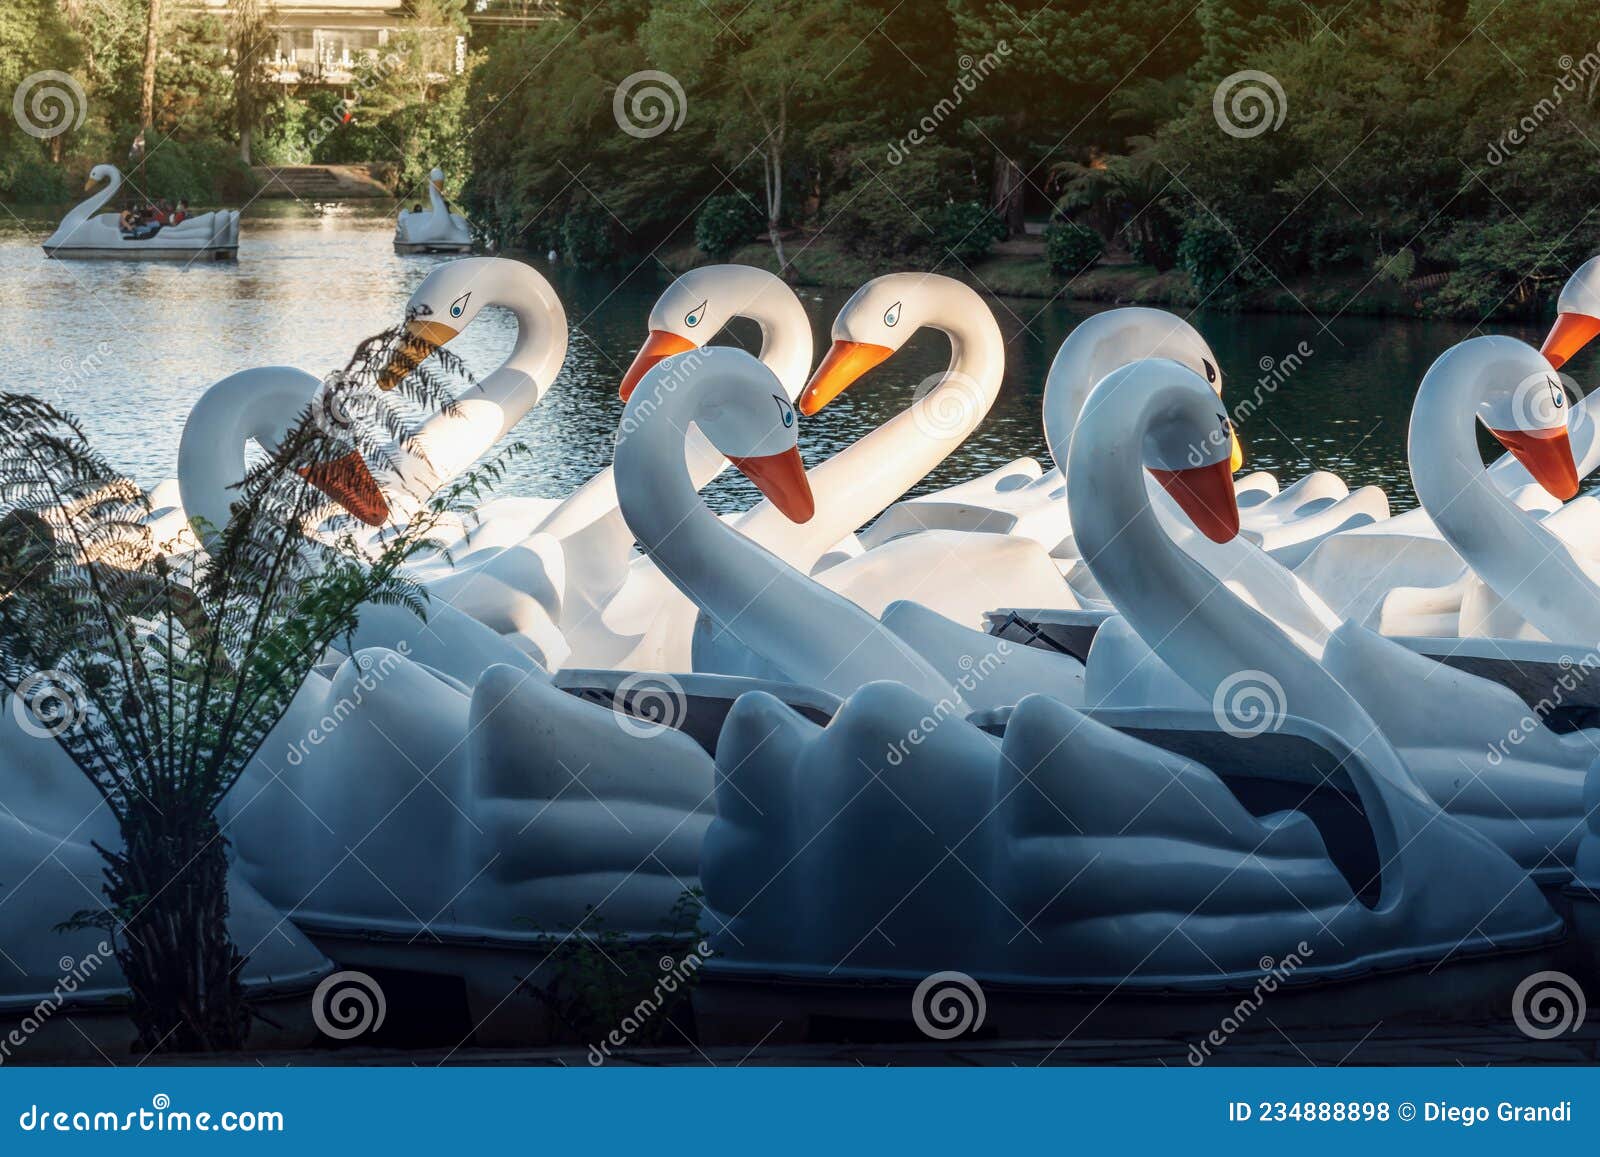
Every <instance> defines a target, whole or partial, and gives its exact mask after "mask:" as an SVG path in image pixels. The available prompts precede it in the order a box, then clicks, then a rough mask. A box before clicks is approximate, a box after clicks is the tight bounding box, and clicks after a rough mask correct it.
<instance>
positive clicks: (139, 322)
mask: <svg viewBox="0 0 1600 1157" xmlns="http://www.w3.org/2000/svg"><path fill="white" fill-rule="evenodd" d="M59 212H60V211H54V216H59ZM53 227H54V217H53V216H49V215H46V214H42V213H40V212H38V211H31V212H30V211H25V210H22V209H18V208H16V207H12V210H9V211H3V212H0V334H4V342H5V353H6V387H5V388H7V389H15V390H24V391H28V392H32V393H36V394H39V395H41V396H43V397H45V398H48V399H49V400H51V401H52V402H54V403H56V404H57V405H60V406H62V407H64V408H66V409H69V410H71V411H72V412H74V413H76V414H77V415H78V416H79V417H80V418H81V419H82V421H83V423H84V425H85V426H86V427H87V428H88V430H89V432H90V433H91V435H92V436H93V438H94V440H95V442H96V444H97V445H98V446H99V447H100V448H101V450H102V451H103V452H105V453H106V454H107V455H108V456H109V457H110V459H111V460H112V461H113V462H115V463H117V464H118V465H119V466H121V467H122V468H124V469H126V470H127V471H128V472H129V473H130V474H131V475H132V476H133V477H134V478H136V479H137V480H138V481H140V482H141V483H143V484H145V485H147V486H148V485H153V484H154V483H156V482H158V481H160V480H162V479H163V478H167V477H170V476H171V475H172V474H173V472H174V469H175V462H176V457H177V446H178V438H179V435H180V433H181V431H182V428H183V422H184V418H185V417H186V415H187V414H188V411H189V407H190V406H191V405H192V404H193V402H194V401H195V399H196V398H197V397H199V395H200V394H201V393H202V392H203V391H204V390H205V388H206V387H207V386H208V385H210V384H211V383H212V382H214V381H216V380H217V379H218V378H220V377H222V376H223V375H225V374H228V373H231V372H233V371H235V370H239V369H245V368H248V367H250V366H259V365H271V364H287V365H294V366H299V367H301V368H303V369H306V370H309V371H311V372H313V373H315V374H318V375H319V376H320V375H321V374H323V373H326V372H327V371H329V370H332V369H335V368H338V367H339V366H342V365H343V364H344V363H345V361H346V359H347V357H348V355H349V353H350V351H351V350H352V348H353V347H354V346H355V344H356V343H357V342H358V341H359V340H360V339H361V338H362V337H364V336H366V335H368V334H371V333H375V332H377V331H379V330H381V329H383V328H385V327H386V326H388V325H391V324H393V323H394V322H396V321H398V320H399V319H400V318H401V317H402V316H403V312H404V304H405V301H406V299H407V297H408V296H409V295H410V293H411V291H412V289H413V288H414V287H415V286H416V285H417V283H418V282H420V281H421V280H422V279H423V278H424V277H425V276H426V275H427V273H428V271H429V270H430V269H432V268H433V267H434V265H435V264H436V263H437V262H438V261H439V260H442V259H440V258H428V257H397V256H395V254H394V253H393V251H392V249H391V245H390V237H391V234H392V229H393V225H392V223H391V220H390V218H389V217H388V216H387V214H386V213H385V212H383V211H382V210H380V209H376V208H369V207H365V206H359V207H358V206H349V205H345V206H335V207H332V208H329V209H328V210H327V211H325V212H323V213H321V214H320V215H319V214H317V213H314V212H312V211H311V210H309V209H306V208H303V207H301V206H299V205H297V204H293V203H265V204H263V203H258V204H257V205H255V206H252V207H251V208H250V209H249V210H247V212H246V215H245V222H244V233H243V239H242V244H241V246H240V260H239V263H238V265H237V266H228V265H200V264H196V265H195V266H193V267H190V268H182V267H180V266H179V265H176V264H167V263H158V262H150V263H133V262H128V263H121V262H75V261H50V260H47V259H46V258H45V257H44V254H43V252H42V251H41V250H40V249H39V247H38V242H39V241H40V240H41V239H42V238H43V237H44V236H46V235H47V234H48V233H49V231H50V229H51V228H53ZM536 264H538V266H539V268H540V269H541V270H542V271H543V272H544V273H545V274H546V275H547V276H549V277H550V279H551V281H552V282H553V283H554V284H555V286H556V288H557V290H558V291H559V292H560V294H561V296H562V299H563V301H564V302H565V303H566V308H567V314H568V318H569V321H570V323H571V326H572V339H571V347H570V352H569V354H568V357H567V362H566V365H565V367H564V368H563V370H562V373H561V378H560V380H559V382H558V384H557V387H556V388H555V389H554V390H552V391H551V392H550V394H549V395H548V396H547V398H546V400H545V402H544V403H543V404H542V405H541V406H539V407H538V408H537V409H535V410H534V411H532V412H531V413H530V414H529V415H528V416H527V418H526V419H524V421H523V422H522V425H521V427H520V428H519V430H518V436H520V437H521V438H522V439H523V440H524V441H525V442H527V443H528V445H529V446H530V448H531V455H530V456H529V457H528V458H527V459H526V460H524V461H521V462H519V463H518V465H517V468H516V469H515V471H514V472H513V474H512V476H511V477H510V478H509V479H508V480H507V481H506V482H505V483H503V484H502V487H501V491H500V492H501V493H520V494H538V495H558V494H564V493H566V492H567V491H569V490H570V489H571V488H572V487H573V486H575V485H577V484H578V483H579V482H581V481H583V480H584V479H585V478H587V477H589V475H591V474H592V473H594V471H596V470H597V469H599V468H600V467H602V466H604V465H605V464H606V463H607V462H609V460H610V452H611V433H612V431H613V430H614V429H615V426H616V423H617V420H618V418H619V416H620V414H621V402H620V401H619V400H618V398H617V391H616V382H617V379H618V377H619V376H620V374H621V372H622V369H623V368H624V367H626V366H627V364H628V362H629V361H630V360H631V358H632V356H633V352H634V350H635V349H636V348H637V347H638V344H639V342H640V341H641V340H642V338H643V337H644V323H645V317H646V315H647V313H648V312H649V309H650V305H651V303H652V302H653V301H654V299H655V295H656V294H657V293H658V292H659V290H660V288H661V287H662V286H663V285H664V284H665V281H666V279H665V277H664V275H662V274H661V273H660V267H659V266H658V265H656V263H655V262H653V261H652V262H647V263H646V264H647V265H648V267H649V268H648V269H641V270H639V271H637V272H636V273H635V274H634V275H633V276H627V275H625V274H616V275H596V274H586V273H579V272H577V271H575V270H572V269H569V268H566V267H564V266H560V265H557V266H554V267H550V266H548V265H546V264H545V263H544V262H542V261H540V262H536ZM885 272H888V269H887V268H886V270H885ZM800 292H801V296H802V300H803V301H804V302H805V305H806V309H807V311H808V312H809V313H810V315H811V319H812V324H813V327H814V332H815V334H816V341H817V343H818V354H819V356H820V353H821V350H822V349H823V348H825V347H826V344H827V340H828V338H827V335H828V331H829V327H830V325H831V323H832V320H833V316H834V314H835V313H836V312H837V310H838V308H839V307H840V306H841V305H842V304H843V303H844V301H845V299H846V298H847V297H848V296H849V293H848V292H847V291H844V290H819V289H809V288H808V289H803V290H801V291H800ZM1092 310H1093V307H1087V306H1082V305H1078V304H1076V303H1062V302H1053V303H1045V302H1041V301H1032V300H1021V299H1006V300H1003V301H1001V302H1000V303H999V304H998V305H997V307H996V310H995V312H996V317H997V318H998V320H999V322H1000V326H1001V328H1002V330H1003V331H1004V333H1005V335H1006V338H1007V342H1008V345H1007V366H1006V382H1005V389H1004V391H1003V393H1002V395H1001V398H1000V400H999V401H998V402H997V403H996V405H995V407H994V409H993V410H992V411H991V412H990V414H989V417H988V419H987V421H986V422H985V423H984V425H983V426H982V427H981V428H980V429H979V430H978V431H977V433H976V434H975V435H974V436H973V437H972V438H971V439H969V440H968V442H967V443H966V445H965V446H963V447H962V449H961V450H960V451H959V452H958V453H957V454H955V455H953V456H952V457H951V458H950V459H948V460H947V461H946V462H945V463H944V465H943V466H942V467H941V468H940V469H939V471H938V472H937V473H936V474H935V475H934V476H933V477H932V478H930V479H929V480H928V482H927V483H925V484H924V486H925V488H932V487H935V486H939V485H946V484H948V483H950V482H955V481H959V480H961V479H963V478H967V477H970V476H972V475H974V474H978V473H981V472H983V471H985V470H988V469H990V468H992V467H993V466H995V465H998V464H1000V463H1002V462H1005V461H1009V460H1010V459H1013V458H1016V457H1019V456H1021V455H1034V456H1036V457H1039V458H1040V459H1041V461H1045V462H1048V451H1047V449H1046V447H1045V443H1044V435H1043V433H1042V430H1041V428H1040V417H1039V407H1040V400H1041V397H1042V394H1043V387H1044V374H1045V370H1046V369H1047V367H1048V366H1049V364H1050V359H1051V357H1052V356H1053V355H1054V353H1055V350H1056V347H1057V346H1058V345H1059V344H1060V342H1061V341H1062V339H1063V338H1064V337H1065V336H1066V335H1067V333H1068V332H1070V330H1071V329H1072V327H1073V326H1074V325H1075V324H1077V323H1078V322H1079V321H1081V320H1082V319H1083V318H1084V317H1086V316H1088V315H1089V313H1090V312H1092ZM1193 320H1194V321H1195V322H1196V324H1197V325H1198V327H1199V329H1200V330H1201V332H1202V333H1204V334H1205V336H1206V338H1207V339H1208V340H1209V341H1210V343H1211V345H1212V347H1213V349H1214V350H1215V351H1216V353H1217V355H1218V357H1219V359H1220V360H1221V363H1222V371H1223V376H1224V381H1225V383H1226V385H1227V397H1228V399H1229V404H1230V406H1231V405H1233V404H1234V403H1235V402H1236V401H1237V400H1238V399H1240V398H1243V397H1247V396H1250V395H1252V394H1253V393H1255V392H1256V391H1257V387H1258V386H1261V385H1262V383H1263V380H1264V379H1265V380H1266V381H1267V382H1272V383H1274V387H1273V388H1271V389H1266V388H1262V389H1261V390H1260V397H1261V402H1260V405H1259V408H1257V409H1256V410H1255V411H1254V413H1253V414H1251V416H1250V417H1249V418H1248V420H1246V421H1245V422H1244V424H1243V426H1242V430H1241V433H1242V436H1243V438H1244V442H1245V447H1246V450H1247V454H1248V462H1249V465H1250V466H1251V467H1253V468H1260V469H1267V470H1273V471H1276V472H1277V473H1278V474H1279V476H1280V478H1281V479H1282V480H1283V481H1284V482H1288V481H1290V480H1292V479H1294V478H1297V477H1299V476H1300V475H1302V474H1304V473H1305V472H1306V471H1308V470H1312V469H1327V470H1334V471H1337V472H1338V473H1339V474H1341V475H1342V476H1343V477H1344V478H1345V480H1346V481H1347V482H1349V483H1350V484H1351V486H1352V487H1353V486H1356V485H1359V484H1363V483H1375V484H1377V485H1379V486H1382V487H1383V488H1384V489H1386V490H1387V491H1388V492H1389V495H1390V500H1391V503H1392V504H1393V506H1394V508H1395V509H1396V510H1397V511H1398V510H1399V509H1402V508H1405V507H1407V506H1410V505H1413V504H1414V499H1413V496H1412V490H1411V480H1410V477H1409V475H1408V474H1407V471H1406V468H1405V440H1406V426H1407V422H1408V419H1409V416H1410V411H1411V399H1412V396H1413V394H1414V393H1415V390H1416V387H1417V383H1418V382H1419V381H1420V380H1421V378H1422V375H1423V373H1424V371H1425V370H1426V369H1427V367H1428V365H1429V364H1430V363H1431V362H1432V361H1433V359H1434V358H1435V357H1437V356H1438V355H1439V354H1440V353H1442V352H1443V351H1444V350H1445V349H1447V348H1448V347H1449V346H1451V345H1452V344H1454V343H1455V342H1458V341H1461V340H1463V339H1465V338H1467V337H1469V336H1472V334H1473V333H1474V332H1475V331H1474V330H1472V329H1471V328H1470V327H1468V326H1465V325H1456V324H1450V323H1442V322H1400V321H1384V320H1373V319H1368V318H1340V319H1338V320H1336V321H1334V322H1333V323H1332V325H1331V327H1329V328H1324V327H1323V326H1322V324H1321V323H1319V322H1317V321H1315V320H1313V319H1312V318H1311V317H1310V316H1308V315H1305V314H1300V315H1249V316H1239V315H1228V314H1213V315H1204V314H1203V315H1199V316H1197V317H1196V318H1194V319H1193ZM1502 331H1503V332H1509V333H1512V334H1513V335H1515V336H1518V337H1522V338H1524V339H1526V340H1531V341H1534V342H1537V341H1539V340H1540V338H1541V337H1542V331H1539V330H1536V329H1535V328H1533V327H1520V328H1519V327H1502ZM513 332H514V322H513V321H512V319H511V317H510V316H509V315H508V314H505V313H504V312H503V311H493V312H486V313H485V314H483V315H482V316H481V317H480V319H479V320H478V322H477V323H476V324H474V325H473V326H472V327H471V328H470V329H469V330H468V331H467V333H466V334H464V335H463V336H462V338H460V339H458V340H457V341H456V342H454V343H452V348H455V349H458V350H459V352H460V353H461V354H462V356H463V357H464V358H466V360H467V362H468V364H469V365H470V366H471V367H472V369H473V370H474V371H475V372H478V373H480V374H481V373H486V372H488V371H489V370H490V369H492V368H493V367H494V366H495V365H497V364H498V362H499V360H500V358H501V357H502V356H503V355H504V353H505V351H506V350H507V349H508V348H509V346H510V342H511V339H512V335H513ZM724 340H734V341H739V342H740V343H741V344H746V345H749V344H751V343H753V341H754V333H753V330H752V332H750V333H745V332H742V331H741V332H736V333H734V334H732V335H731V339H730V338H725V339H724ZM1302 343H1303V344H1302ZM1306 350H1309V351H1310V352H1309V353H1304V352H1303V351H1306ZM1291 355H1292V356H1291ZM947 356H948V346H947V343H946V342H945V339H944V338H943V337H942V336H940V335H938V334H936V333H932V332H926V331H925V332H923V333H921V334H919V335H918V336H916V337H915V338H913V339H912V341H911V342H910V343H909V344H908V346H907V347H906V349H905V350H904V351H903V352H902V353H901V354H900V355H898V356H897V357H895V358H894V359H893V360H892V361H890V362H888V363H887V364H885V365H884V366H883V367H881V368H880V369H878V370H876V371H874V373H873V376H872V377H871V378H870V379H868V381H867V382H866V383H864V384H862V385H860V386H857V387H856V388H855V389H853V390H851V391H849V392H848V393H847V394H845V395H844V396H843V397H842V398H840V399H839V400H838V401H836V402H834V403H833V404H832V405H830V406H829V407H828V408H827V409H826V410H825V411H824V412H823V413H822V414H820V415H818V416H817V417H815V418H812V419H809V420H807V421H806V423H805V425H804V429H803V431H802V435H801V448H802V451H803V453H804V454H805V457H806V460H807V461H808V462H813V463H814V462H817V461H820V460H822V458H824V457H825V456H827V455H828V454H829V453H831V452H832V451H833V450H835V449H837V448H838V447H840V446H842V445H845V444H847V443H849V442H850V441H853V440H854V439H855V438H858V437H860V436H861V435H862V434H864V433H866V432H867V431H868V430H870V429H872V428H873V427H875V426H876V425H877V424H878V423H879V422H881V421H883V420H884V419H885V418H887V417H888V416H890V415H891V414H893V413H894V412H896V411H897V410H899V409H900V408H902V407H903V406H904V405H906V404H907V402H908V401H909V399H910V395H911V390H912V389H913V387H914V386H915V385H916V384H917V383H918V382H920V381H921V380H923V379H924V378H925V377H927V375H929V374H931V373H934V372H936V371H937V370H939V369H941V368H943V366H944V363H945V359H946V358H947ZM1267 359H1270V361H1268V360H1267ZM1579 372H1580V373H1581V372H1582V367H1581V366H1580V367H1579ZM754 496H755V492H754V490H753V489H752V488H750V487H749V485H748V483H746V482H744V480H743V479H741V478H738V477H737V476H734V475H733V474H732V472H729V473H728V474H726V475H724V477H723V478H722V479H720V480H719V481H718V482H717V483H715V484H714V488H713V489H712V490H711V491H710V492H708V497H709V498H710V500H711V501H712V503H713V504H714V505H716V506H718V507H721V508H728V507H742V506H745V505H748V504H749V503H750V502H751V501H753V500H754Z"/></svg>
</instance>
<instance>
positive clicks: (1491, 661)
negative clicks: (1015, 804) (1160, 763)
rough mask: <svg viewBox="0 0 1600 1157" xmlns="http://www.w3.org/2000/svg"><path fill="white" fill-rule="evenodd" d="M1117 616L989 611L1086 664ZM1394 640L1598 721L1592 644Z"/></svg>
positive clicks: (999, 629)
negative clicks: (1098, 637) (1101, 634)
mask: <svg viewBox="0 0 1600 1157" xmlns="http://www.w3.org/2000/svg"><path fill="white" fill-rule="evenodd" d="M1115 614H1116V612H1115V611H1104V610H1077V611H1067V610H1053V609H1050V608H1010V607H1008V608H1005V609H1003V610H997V611H989V612H987V613H986V614H985V615H984V621H985V625H986V626H987V628H988V632H989V634H991V635H993V636H995V637H996V638H1000V639H1005V640H1007V641H1009V642H1013V643H1019V644H1021V645H1023V646H1027V647H1034V648H1037V649H1040V650H1045V651H1054V652H1056V653H1058V654H1064V655H1070V656H1072V657H1073V658H1074V659H1077V660H1078V661H1079V662H1082V663H1085V664H1086V663H1087V662H1088V659H1089V648H1090V646H1091V645H1092V644H1093V643H1094V637H1095V634H1096V633H1097V632H1098V631H1099V629H1100V627H1101V626H1102V625H1103V624H1104V623H1105V621H1106V620H1107V619H1109V618H1112V617H1113V616H1114V615H1115ZM1390 641H1391V642H1395V643H1399V644H1400V645H1401V646H1403V647H1405V648H1406V649H1407V650H1410V651H1414V652H1416V653H1417V654H1419V655H1422V656H1424V657H1425V658H1429V659H1432V660H1434V661H1435V662H1437V663H1443V664H1445V665H1446V666H1449V667H1454V668H1455V669H1456V670H1458V671H1465V672H1466V673H1467V674H1469V675H1476V676H1478V677H1479V678H1482V679H1488V680H1490V681H1491V682H1494V683H1499V684H1500V685H1501V686H1503V687H1506V688H1507V689H1509V690H1511V691H1513V692H1514V693H1515V694H1516V695H1517V696H1518V698H1520V699H1521V700H1522V701H1523V702H1524V703H1526V704H1527V705H1528V706H1529V707H1530V708H1532V709H1533V710H1534V711H1535V712H1536V713H1537V714H1538V716H1539V718H1540V720H1541V721H1542V722H1543V723H1544V724H1545V725H1546V726H1548V727H1549V728H1550V729H1551V730H1552V731H1556V732H1568V731H1576V730H1578V729H1580V728H1583V727H1593V726H1596V725H1597V724H1600V656H1597V655H1596V653H1595V651H1594V649H1593V648H1590V647H1584V646H1581V645H1578V644H1575V643H1547V642H1543V641H1539V640H1532V639H1489V638H1481V639H1480V638H1465V639H1461V638H1433V637H1428V636H1394V637H1392V638H1390ZM1196 758H1198V757H1196ZM1201 762H1205V761H1204V760H1201Z"/></svg>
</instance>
